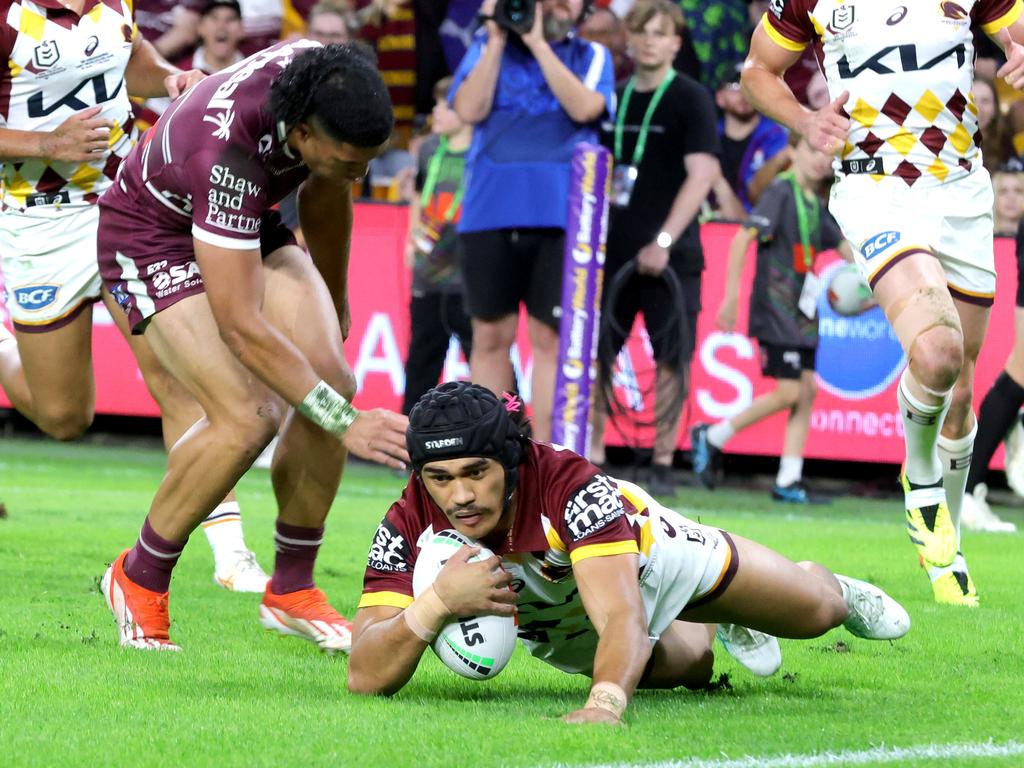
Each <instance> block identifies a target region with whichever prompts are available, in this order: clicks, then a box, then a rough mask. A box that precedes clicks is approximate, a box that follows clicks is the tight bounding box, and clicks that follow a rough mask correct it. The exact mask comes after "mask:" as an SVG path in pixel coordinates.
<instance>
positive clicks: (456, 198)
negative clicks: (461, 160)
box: [420, 136, 465, 222]
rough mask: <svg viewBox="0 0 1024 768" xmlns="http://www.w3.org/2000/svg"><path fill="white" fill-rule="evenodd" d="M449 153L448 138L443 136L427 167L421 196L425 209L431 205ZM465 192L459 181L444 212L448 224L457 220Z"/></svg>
mask: <svg viewBox="0 0 1024 768" xmlns="http://www.w3.org/2000/svg"><path fill="white" fill-rule="evenodd" d="M447 152H448V137H447V136H442V137H441V143H440V144H438V145H437V149H435V150H434V154H433V155H431V157H430V164H429V165H428V166H427V178H426V181H425V182H424V183H423V193H422V194H421V195H420V205H421V206H422V207H424V208H426V207H427V206H428V205H430V197H431V195H433V194H434V187H436V186H437V177H438V176H440V175H441V163H442V162H443V161H444V156H445V154H446V153H447ZM464 191H465V190H464V187H463V184H462V179H459V188H458V189H457V190H455V194H454V195H453V196H452V201H451V203H450V204H449V205H448V210H446V211H445V212H444V220H445V221H446V222H448V221H451V220H452V219H454V218H455V214H456V213H457V212H458V210H459V206H460V205H462V195H463V192H464Z"/></svg>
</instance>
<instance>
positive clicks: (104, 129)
mask: <svg viewBox="0 0 1024 768" xmlns="http://www.w3.org/2000/svg"><path fill="white" fill-rule="evenodd" d="M101 110H102V107H89V109H83V110H82V111H81V112H76V113H75V114H73V115H72V116H71V117H69V118H68V119H67V120H65V121H64V122H63V123H61V124H60V125H58V126H57V127H56V128H55V129H54V130H53V131H51V132H50V133H44V134H42V138H41V139H40V141H39V151H40V154H41V155H42V156H43V157H45V158H47V159H49V160H60V161H62V162H65V163H91V162H94V161H95V160H98V159H100V158H102V157H103V156H104V155H106V153H107V151H108V149H109V147H110V129H111V128H113V127H114V123H113V122H112V121H110V120H106V119H104V118H102V117H97V115H99V113H100V111H101Z"/></svg>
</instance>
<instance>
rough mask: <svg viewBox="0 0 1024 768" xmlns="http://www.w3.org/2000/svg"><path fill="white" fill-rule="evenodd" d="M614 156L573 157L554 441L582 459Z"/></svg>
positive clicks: (587, 147) (581, 153)
mask: <svg viewBox="0 0 1024 768" xmlns="http://www.w3.org/2000/svg"><path fill="white" fill-rule="evenodd" d="M611 168H612V157H611V153H610V152H609V151H608V150H607V149H605V148H604V147H601V146H598V145H595V144H580V145H578V146H577V147H576V151H575V153H574V154H573V158H572V173H571V175H570V178H569V216H568V220H567V222H566V227H565V258H564V260H563V267H562V319H561V327H560V328H559V345H558V372H557V376H556V379H555V400H554V409H553V413H552V425H551V426H552V429H551V440H552V442H554V443H557V444H559V445H564V446H565V447H566V448H569V449H570V450H572V451H575V452H576V453H578V454H580V455H581V456H586V455H587V449H588V448H589V447H590V392H591V389H592V388H593V384H594V380H595V379H596V377H597V369H596V365H595V362H594V361H595V359H596V356H597V334H598V331H599V330H600V327H601V322H600V320H601V317H600V315H601V288H602V283H603V282H604V246H605V238H606V236H607V233H608V196H609V194H610V192H611V187H610V185H611Z"/></svg>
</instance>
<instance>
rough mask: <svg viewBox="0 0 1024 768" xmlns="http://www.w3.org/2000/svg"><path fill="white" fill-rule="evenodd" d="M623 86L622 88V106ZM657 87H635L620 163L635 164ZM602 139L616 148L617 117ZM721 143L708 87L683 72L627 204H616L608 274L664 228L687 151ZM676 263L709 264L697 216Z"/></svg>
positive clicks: (666, 99) (655, 119)
mask: <svg viewBox="0 0 1024 768" xmlns="http://www.w3.org/2000/svg"><path fill="white" fill-rule="evenodd" d="M622 94H623V91H622V90H620V91H619V92H618V94H617V96H618V100H619V104H620V109H621V104H622ZM653 96H654V91H647V92H645V93H640V92H639V91H634V92H633V94H632V96H630V99H629V104H628V105H627V110H626V115H625V123H624V124H623V134H622V157H621V158H617V159H616V163H617V164H621V165H631V164H632V159H633V150H634V149H635V147H636V141H637V137H638V136H639V133H640V126H641V124H642V123H643V118H644V114H645V113H646V112H647V107H648V106H649V105H650V103H651V98H652V97H653ZM601 141H602V143H603V144H604V145H605V146H606V147H608V148H609V149H611V150H612V151H613V152H614V151H615V123H613V122H606V123H605V124H604V125H603V126H602V131H601ZM718 148H719V140H718V128H717V124H716V122H715V108H714V104H713V103H712V101H711V97H710V96H709V95H708V92H707V91H706V90H705V89H704V87H703V86H702V85H700V84H699V83H698V82H697V81H696V80H693V79H692V78H689V77H687V76H686V75H682V74H677V75H676V77H675V78H674V79H673V80H672V82H671V83H670V84H669V86H668V88H667V89H666V90H665V93H664V95H663V96H662V98H661V102H660V103H659V104H658V107H657V109H656V110H655V111H654V114H653V115H652V116H651V123H650V128H649V131H648V134H647V147H646V149H645V151H644V155H643V158H642V159H641V161H640V167H639V168H638V169H637V178H636V184H635V185H634V187H633V194H632V197H631V198H630V201H629V205H628V206H627V207H624V208H623V207H617V206H612V209H611V216H610V220H609V221H610V223H609V228H608V274H609V275H612V274H614V272H615V271H617V269H618V268H619V267H621V266H622V265H623V264H625V263H626V262H627V261H629V260H630V259H632V258H633V257H634V256H636V254H637V251H639V250H640V249H641V248H643V247H644V246H645V245H647V244H649V243H651V242H653V241H654V239H655V238H656V237H657V236H658V232H660V231H661V227H662V225H663V224H664V223H665V219H666V218H667V217H668V213H669V211H670V210H671V209H672V203H673V202H675V199H676V195H677V194H678V193H679V190H680V188H681V187H682V186H683V183H684V182H685V181H686V166H685V165H684V159H685V157H686V155H690V154H695V153H707V154H709V155H717V154H718ZM671 258H672V265H673V268H674V269H675V270H676V271H677V272H679V273H682V274H693V273H700V272H701V271H702V270H703V269H704V250H703V249H702V248H701V244H700V226H699V225H698V223H697V218H696V217H694V219H693V220H692V221H691V222H690V224H689V226H688V227H687V228H686V229H685V230H684V231H683V233H682V234H681V235H680V236H679V237H678V238H677V239H676V242H675V243H673V245H672V249H671Z"/></svg>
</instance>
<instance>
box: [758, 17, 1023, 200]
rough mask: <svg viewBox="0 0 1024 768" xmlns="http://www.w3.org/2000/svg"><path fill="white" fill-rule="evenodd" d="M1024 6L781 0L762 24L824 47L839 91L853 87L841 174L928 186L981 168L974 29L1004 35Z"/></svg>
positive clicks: (796, 45) (793, 40) (833, 89)
mask: <svg viewBox="0 0 1024 768" xmlns="http://www.w3.org/2000/svg"><path fill="white" fill-rule="evenodd" d="M1021 9H1022V5H1021V0H942V1H941V2H940V1H939V0H899V2H892V3H876V2H867V1H866V0H854V1H852V2H850V1H849V0H771V3H770V10H769V11H768V12H767V13H766V14H765V15H764V17H763V19H762V22H761V25H762V27H763V29H764V30H765V32H766V33H767V34H768V36H769V37H770V38H771V39H772V40H773V41H775V43H777V44H778V45H780V46H782V47H783V48H786V49H787V50H791V51H801V50H803V49H804V48H805V47H806V46H807V45H814V46H815V52H816V54H817V56H818V61H819V63H820V64H821V66H822V69H823V71H824V73H825V79H826V80H827V81H828V87H829V94H830V96H831V97H832V98H833V99H835V98H836V97H838V96H839V95H840V94H841V93H842V92H843V91H849V92H850V99H849V101H848V102H847V104H846V107H845V109H846V111H847V112H848V113H849V116H850V120H851V124H850V134H849V137H848V138H847V142H846V146H845V147H844V148H843V150H842V153H841V155H840V158H839V159H838V161H837V163H836V171H837V172H838V173H839V174H840V178H842V176H843V175H845V174H849V173H866V174H869V175H871V176H873V177H875V178H876V179H881V178H882V177H883V175H884V176H897V177H899V178H902V179H903V180H904V181H905V182H906V183H907V184H908V185H911V186H912V185H915V184H917V185H918V186H919V187H928V186H935V185H939V184H944V183H947V182H951V181H956V180H957V179H961V178H963V177H964V176H966V175H967V174H968V173H970V172H971V169H972V168H975V167H978V166H980V165H981V157H980V151H979V149H978V147H979V145H980V138H981V137H980V135H979V130H978V111H977V109H976V108H975V106H974V101H973V99H972V98H971V87H972V85H973V83H974V35H975V34H977V33H985V34H989V35H994V34H995V33H996V32H998V31H999V30H1001V29H1003V28H1004V27H1007V26H1009V25H1010V24H1012V23H1013V22H1014V21H1015V20H1016V19H1017V18H1018V17H1019V16H1020V14H1021Z"/></svg>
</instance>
